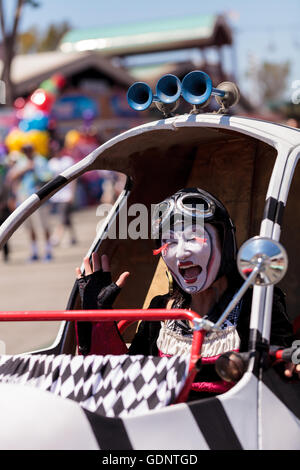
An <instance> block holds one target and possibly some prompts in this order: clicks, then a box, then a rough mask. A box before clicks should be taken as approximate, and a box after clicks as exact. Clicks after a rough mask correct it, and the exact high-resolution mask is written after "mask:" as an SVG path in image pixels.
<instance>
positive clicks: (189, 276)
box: [161, 224, 221, 294]
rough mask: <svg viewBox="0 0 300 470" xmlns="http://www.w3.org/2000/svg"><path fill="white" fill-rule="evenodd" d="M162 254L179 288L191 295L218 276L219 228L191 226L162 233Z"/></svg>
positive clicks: (205, 287)
mask: <svg viewBox="0 0 300 470" xmlns="http://www.w3.org/2000/svg"><path fill="white" fill-rule="evenodd" d="M162 248H163V249H162V250H161V254H162V257H163V259H164V261H165V263H166V265H167V266H168V268H169V270H170V271H171V273H172V275H173V276H174V278H175V280H176V281H177V283H178V284H179V285H180V287H181V288H182V289H183V290H184V291H185V292H188V293H189V294H195V293H197V292H201V291H204V290H205V289H207V288H208V287H209V286H210V285H211V284H212V283H213V282H214V280H215V279H216V276H217V274H218V271H219V268H220V263H221V248H220V241H219V236H218V233H217V230H216V229H215V228H214V227H213V226H212V225H210V224H205V227H204V231H203V229H201V231H200V230H197V229H196V230H194V228H192V227H188V228H186V229H185V230H183V231H181V230H180V231H179V230H176V231H171V232H169V233H165V234H164V233H163V234H162Z"/></svg>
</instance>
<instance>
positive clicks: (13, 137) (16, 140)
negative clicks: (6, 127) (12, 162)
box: [5, 128, 26, 152]
mask: <svg viewBox="0 0 300 470" xmlns="http://www.w3.org/2000/svg"><path fill="white" fill-rule="evenodd" d="M25 143H26V133H25V132H23V131H21V130H20V129H18V128H14V129H12V130H11V131H10V133H9V134H8V135H7V136H6V138H5V145H6V146H7V148H8V150H9V151H10V152H13V151H18V152H19V151H20V150H21V148H22V147H23V145H24V144H25Z"/></svg>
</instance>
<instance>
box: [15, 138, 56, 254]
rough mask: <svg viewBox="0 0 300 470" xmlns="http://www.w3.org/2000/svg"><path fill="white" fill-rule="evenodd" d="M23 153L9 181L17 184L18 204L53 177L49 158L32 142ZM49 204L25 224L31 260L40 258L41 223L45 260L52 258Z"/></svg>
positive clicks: (23, 148) (25, 147)
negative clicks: (36, 149)
mask: <svg viewBox="0 0 300 470" xmlns="http://www.w3.org/2000/svg"><path fill="white" fill-rule="evenodd" d="M21 150H22V153H21V154H20V156H19V158H18V159H17V161H16V163H15V164H14V166H13V167H12V168H11V170H10V171H9V173H8V179H9V181H10V182H11V183H12V184H13V185H14V186H15V191H16V204H17V206H18V205H20V204H21V203H22V202H24V201H25V200H26V199H27V198H28V197H29V196H31V195H32V194H34V193H36V192H37V191H38V190H39V189H40V188H41V187H42V186H43V185H44V184H45V183H47V182H48V181H49V180H50V179H51V178H52V173H51V171H50V169H49V164H48V160H47V158H45V157H43V156H42V155H40V154H38V153H37V152H35V150H34V147H33V146H32V145H31V144H26V145H23V147H22V149H21ZM48 221H49V205H48V204H47V203H46V204H43V205H42V206H41V207H40V208H39V209H38V210H37V211H35V212H34V213H33V214H32V215H31V216H30V217H29V218H28V219H26V221H25V223H24V226H25V227H26V229H27V230H28V231H29V236H30V250H31V251H30V257H29V261H37V260H39V250H38V243H37V242H38V230H37V225H38V224H40V226H41V229H42V231H43V234H44V238H45V253H44V260H45V261H50V260H51V259H52V247H51V243H50V229H49V225H48Z"/></svg>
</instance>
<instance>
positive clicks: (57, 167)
mask: <svg viewBox="0 0 300 470" xmlns="http://www.w3.org/2000/svg"><path fill="white" fill-rule="evenodd" d="M54 152H55V153H54V156H53V157H52V158H50V160H49V168H50V171H51V172H52V174H53V176H58V175H60V174H61V173H62V172H63V171H64V170H66V169H67V168H69V167H70V166H72V165H73V164H74V163H75V162H74V159H73V158H72V157H71V156H69V155H66V154H65V153H64V151H63V150H62V151H60V150H59V147H58V146H57V147H56V148H55V150H54ZM75 190H76V181H72V182H71V183H69V184H68V185H67V186H65V187H64V188H62V189H60V190H59V191H58V192H57V193H55V194H54V195H53V196H52V197H51V198H50V203H51V204H52V206H53V208H54V213H55V214H57V215H58V216H59V222H58V224H57V226H56V227H55V229H54V232H53V234H52V236H51V243H52V245H53V246H57V245H59V244H60V243H61V241H62V239H63V236H64V233H65V231H68V232H69V235H70V244H71V245H74V244H76V243H77V239H76V234H75V229H74V225H73V221H72V211H73V204H74V199H75Z"/></svg>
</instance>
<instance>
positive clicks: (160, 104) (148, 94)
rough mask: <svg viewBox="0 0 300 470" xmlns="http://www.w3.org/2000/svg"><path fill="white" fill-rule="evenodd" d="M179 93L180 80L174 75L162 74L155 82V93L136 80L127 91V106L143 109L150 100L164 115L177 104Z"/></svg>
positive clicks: (147, 105) (167, 114)
mask: <svg viewBox="0 0 300 470" xmlns="http://www.w3.org/2000/svg"><path fill="white" fill-rule="evenodd" d="M180 94H181V82H180V80H179V78H177V77H176V76H175V75H171V74H167V75H163V76H162V77H161V78H160V79H159V80H158V82H157V85H156V95H154V96H153V93H152V90H151V88H150V87H149V85H147V83H144V82H136V83H134V84H133V85H131V87H130V88H129V90H128V92H127V101H128V104H129V106H130V107H131V108H132V109H134V110H136V111H144V110H146V109H148V108H149V106H150V105H151V104H152V102H154V103H155V105H156V106H157V108H158V109H159V111H161V112H162V113H163V114H164V115H165V116H170V115H171V114H172V113H173V112H174V111H175V109H176V108H177V106H178V103H179V101H178V100H179V98H180Z"/></svg>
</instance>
